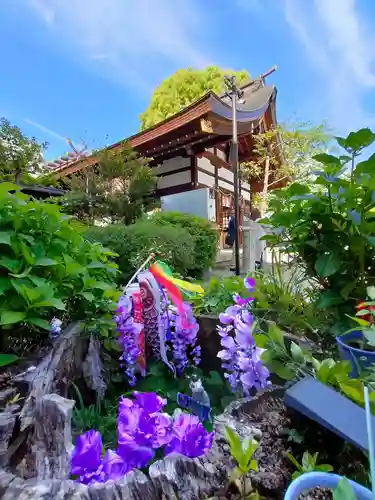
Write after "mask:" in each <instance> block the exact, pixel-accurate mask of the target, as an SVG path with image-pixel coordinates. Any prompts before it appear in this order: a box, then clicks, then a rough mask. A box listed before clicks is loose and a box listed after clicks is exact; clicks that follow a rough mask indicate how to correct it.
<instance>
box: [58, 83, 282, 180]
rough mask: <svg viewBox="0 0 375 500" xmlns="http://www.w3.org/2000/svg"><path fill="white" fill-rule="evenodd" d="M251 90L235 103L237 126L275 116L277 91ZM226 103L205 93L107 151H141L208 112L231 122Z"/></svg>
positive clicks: (92, 159)
mask: <svg viewBox="0 0 375 500" xmlns="http://www.w3.org/2000/svg"><path fill="white" fill-rule="evenodd" d="M252 86H253V83H252V84H249V85H248V86H246V87H247V89H246V90H245V94H244V97H245V103H244V104H239V103H238V105H237V106H236V108H237V121H238V122H239V123H251V122H254V121H256V120H258V119H260V118H261V117H262V116H263V115H264V113H265V112H266V111H267V109H268V107H270V108H271V113H272V115H274V114H275V109H274V108H275V106H274V101H275V97H276V88H275V87H274V86H263V87H261V86H258V87H257V88H254V87H252ZM226 101H228V98H224V99H223V98H220V97H219V96H218V95H216V94H215V93H213V92H207V93H206V94H205V95H203V96H202V97H201V98H200V99H198V100H197V101H195V102H193V103H192V104H190V105H189V106H187V107H186V108H184V109H182V110H181V111H180V112H178V113H176V114H175V115H173V116H170V117H169V118H167V119H166V120H164V121H162V122H160V123H157V124H156V125H154V126H152V127H150V128H149V129H147V130H143V131H141V132H138V133H137V134H135V135H133V136H131V137H129V138H128V139H125V140H124V141H119V142H117V143H115V144H113V145H111V146H109V147H108V148H107V149H109V150H111V149H119V148H121V147H123V146H124V144H127V145H129V146H130V147H132V148H134V149H137V148H140V147H142V148H143V147H144V145H145V144H147V143H149V142H151V141H153V140H157V139H159V138H161V137H163V136H167V135H168V134H169V133H170V132H172V131H174V130H177V129H179V128H180V127H183V126H184V125H186V124H188V123H190V122H193V121H194V120H196V119H200V118H202V117H204V116H206V115H207V114H208V113H209V112H212V113H214V114H216V115H217V116H219V117H220V118H221V119H224V120H228V121H232V106H231V101H230V100H229V102H226ZM275 119H276V118H275ZM274 123H276V122H274ZM96 161H97V159H96V155H92V156H89V157H86V158H84V159H80V160H78V161H77V162H72V163H70V164H68V165H63V166H62V167H60V168H57V169H56V170H54V171H53V173H54V174H56V175H57V176H64V175H69V174H71V173H74V172H76V171H78V170H82V169H83V168H85V167H88V166H90V165H94V164H95V163H96Z"/></svg>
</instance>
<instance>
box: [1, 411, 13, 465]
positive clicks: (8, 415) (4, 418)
mask: <svg viewBox="0 0 375 500" xmlns="http://www.w3.org/2000/svg"><path fill="white" fill-rule="evenodd" d="M16 419H17V416H16V415H15V414H14V413H12V412H11V411H5V412H3V413H0V464H1V465H2V466H4V465H6V463H7V461H8V458H7V457H6V456H5V455H6V452H7V451H8V447H9V441H10V438H11V436H12V434H13V429H14V426H15V424H16Z"/></svg>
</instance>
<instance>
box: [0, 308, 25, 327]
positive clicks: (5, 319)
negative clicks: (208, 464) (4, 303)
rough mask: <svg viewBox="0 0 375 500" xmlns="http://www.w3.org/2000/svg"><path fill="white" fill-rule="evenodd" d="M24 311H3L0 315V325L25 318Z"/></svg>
mask: <svg viewBox="0 0 375 500" xmlns="http://www.w3.org/2000/svg"><path fill="white" fill-rule="evenodd" d="M25 316H26V313H25V312H22V311H3V312H2V313H1V317H0V323H1V324H2V325H12V324H14V323H19V322H20V321H23V320H24V319H25Z"/></svg>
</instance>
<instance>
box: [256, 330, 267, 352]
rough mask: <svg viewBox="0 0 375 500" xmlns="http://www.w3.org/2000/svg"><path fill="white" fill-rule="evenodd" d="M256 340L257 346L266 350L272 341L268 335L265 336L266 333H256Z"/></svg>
mask: <svg viewBox="0 0 375 500" xmlns="http://www.w3.org/2000/svg"><path fill="white" fill-rule="evenodd" d="M254 340H255V344H256V346H257V347H260V348H262V349H265V348H266V346H267V344H268V343H269V341H270V339H269V337H268V336H267V335H265V334H264V333H256V334H255V335H254Z"/></svg>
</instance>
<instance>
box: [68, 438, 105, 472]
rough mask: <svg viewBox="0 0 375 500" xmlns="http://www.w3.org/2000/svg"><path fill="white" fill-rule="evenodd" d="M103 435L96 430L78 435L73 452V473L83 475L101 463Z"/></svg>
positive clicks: (92, 470) (95, 468)
mask: <svg viewBox="0 0 375 500" xmlns="http://www.w3.org/2000/svg"><path fill="white" fill-rule="evenodd" d="M102 450H103V444H102V436H101V435H100V432H96V431H94V430H90V431H87V432H86V433H85V434H82V435H81V436H78V438H77V440H76V445H75V448H74V450H73V453H72V474H74V475H78V476H80V475H83V474H86V473H87V472H94V471H96V470H97V469H98V467H99V466H100V464H101V455H102Z"/></svg>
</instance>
